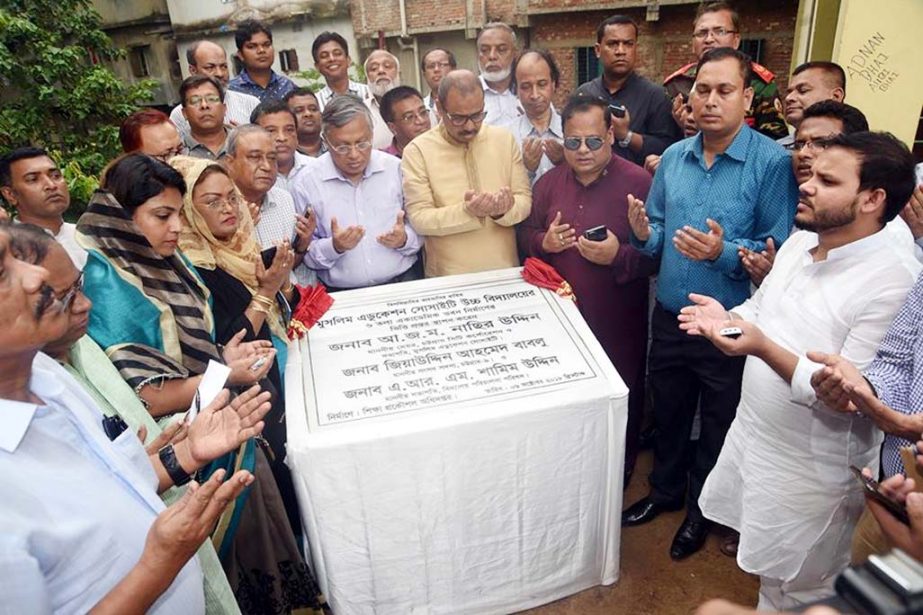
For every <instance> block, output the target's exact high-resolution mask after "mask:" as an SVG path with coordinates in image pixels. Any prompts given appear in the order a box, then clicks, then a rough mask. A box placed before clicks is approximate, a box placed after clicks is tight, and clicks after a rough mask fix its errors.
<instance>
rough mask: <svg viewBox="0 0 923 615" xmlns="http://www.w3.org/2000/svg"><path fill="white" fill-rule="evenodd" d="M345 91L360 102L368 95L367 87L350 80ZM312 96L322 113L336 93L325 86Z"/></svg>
mask: <svg viewBox="0 0 923 615" xmlns="http://www.w3.org/2000/svg"><path fill="white" fill-rule="evenodd" d="M346 91H347V92H349V93H350V94H352V95H354V96H358V97H359V98H360V99H361V100H365V98H366V97H367V96H368V95H369V88H368V86H367V85H365V84H364V83H357V82H355V81H353V80H352V79H350V80H349V85H347V86H346ZM314 95H315V96H316V97H317V106H319V107H320V110H321V111H323V110H324V107H325V106H327V103H328V102H330V99H331V98H333V97H334V96H336V93H335V92H334V91H333V90H331V89H330V86H329V85H325V86H324V87H323V88H321V90H320V91H319V92H315V94H314Z"/></svg>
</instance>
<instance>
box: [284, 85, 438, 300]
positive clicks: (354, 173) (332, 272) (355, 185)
mask: <svg viewBox="0 0 923 615" xmlns="http://www.w3.org/2000/svg"><path fill="white" fill-rule="evenodd" d="M323 123H324V127H323V130H324V139H325V140H326V141H327V143H328V145H329V147H330V153H329V154H327V155H325V156H324V157H323V158H321V159H320V160H318V161H317V163H316V164H315V165H314V166H312V167H311V168H310V169H308V170H307V171H306V172H305V173H303V174H302V175H299V176H298V178H297V179H296V180H295V185H294V194H295V200H296V203H297V207H298V209H299V210H301V211H304V210H306V209H307V208H310V209H311V210H312V211H313V212H314V213H315V215H316V216H317V228H316V230H315V231H314V238H313V240H312V241H311V247H310V248H309V249H308V253H307V256H306V257H305V262H306V263H307V264H308V266H310V267H311V268H312V269H314V270H316V271H317V274H318V277H319V278H320V280H321V281H322V282H323V283H324V284H325V285H326V286H327V288H328V289H329V290H331V291H334V290H345V289H350V288H365V287H369V286H377V285H379V284H390V283H393V282H406V281H409V280H415V279H419V277H420V272H419V268H418V267H417V266H416V263H417V252H419V251H420V247H421V245H422V241H421V240H420V238H419V237H418V236H417V234H416V233H415V232H414V230H413V229H412V228H410V226H408V225H407V224H405V222H404V199H403V193H402V190H401V171H400V161H398V160H397V159H396V158H395V157H393V156H389V155H388V154H385V153H384V152H381V151H378V150H376V149H374V148H373V147H372V146H371V139H372V118H371V113H370V112H369V110H368V107H366V106H365V105H364V104H363V103H362V101H360V100H358V99H357V98H355V97H354V96H337V97H336V98H334V99H333V100H331V101H330V102H329V103H328V104H327V106H326V107H325V108H324V115H323Z"/></svg>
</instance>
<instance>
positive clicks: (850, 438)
mask: <svg viewBox="0 0 923 615" xmlns="http://www.w3.org/2000/svg"><path fill="white" fill-rule="evenodd" d="M700 124H701V123H700ZM802 126H804V123H802ZM913 188H914V174H913V156H912V155H911V154H910V151H909V150H908V149H907V147H906V146H905V145H903V144H902V143H901V142H900V141H898V140H897V139H895V138H894V137H893V136H891V135H888V134H884V133H869V132H858V133H853V134H850V135H838V136H836V137H833V138H832V139H830V140H829V142H828V143H827V146H826V147H825V149H823V151H819V152H818V153H817V156H816V159H815V160H814V164H813V166H812V171H811V178H810V179H809V180H808V181H806V182H805V183H803V184H801V186H800V198H799V201H798V210H797V213H796V214H795V225H796V226H797V227H798V228H800V229H803V232H798V233H795V234H794V235H792V237H790V238H789V239H788V241H786V243H785V245H784V246H782V247H781V248H780V250H779V252H778V255H777V257H776V262H775V265H774V266H773V269H772V272H771V273H770V274H769V275H768V276H767V277H766V279H765V281H764V282H763V285H762V286H760V289H759V291H757V293H756V294H755V295H754V296H753V297H752V298H751V299H749V300H747V301H745V302H743V303H742V304H741V305H738V306H737V307H733V308H731V309H730V311H728V310H726V308H725V307H724V306H723V305H722V304H721V303H720V302H718V301H716V300H714V299H712V298H711V297H707V296H704V295H697V294H692V295H690V299H691V300H692V302H693V305H691V306H688V307H686V308H683V310H682V314H681V315H680V323H681V324H680V326H681V328H683V329H684V330H686V331H687V332H688V333H689V334H690V335H693V336H700V337H699V338H697V339H700V338H701V337H704V338H705V339H707V340H710V341H711V342H712V343H713V344H714V345H715V346H716V347H717V348H718V349H720V350H721V351H722V352H724V353H726V354H728V355H733V356H748V355H749V356H750V357H751V358H748V359H747V364H746V369H745V372H744V381H743V387H742V395H741V403H740V407H739V408H738V410H737V416H736V418H735V419H734V422H733V425H732V426H731V429H730V430H729V432H728V434H727V438H726V440H725V442H724V447H723V448H722V450H721V455H720V457H719V458H718V461H717V463H716V464H715V467H714V469H713V470H712V472H711V474H709V476H708V479H707V480H706V482H705V486H704V488H703V489H702V495H701V498H700V500H699V503H700V506H701V508H702V512H703V514H704V515H705V516H706V517H707V518H709V519H712V520H714V521H716V522H718V523H722V524H724V525H727V526H729V527H733V528H735V529H737V530H738V531H739V532H740V546H739V549H738V552H737V562H738V564H739V565H740V567H741V568H742V569H743V570H745V571H746V572H749V573H751V574H757V575H759V576H760V600H759V604H758V605H757V606H758V608H759V609H760V610H772V611H777V610H788V609H792V608H797V607H801V606H803V605H805V604H808V603H812V602H814V601H816V600H820V599H823V598H827V597H830V596H832V595H833V594H834V593H835V592H834V588H833V584H834V581H835V580H836V578H837V576H838V575H839V573H840V572H841V571H842V570H843V569H844V568H846V566H847V565H848V564H849V556H850V546H851V537H852V534H853V530H854V528H855V525H856V522H857V521H858V519H859V515H860V514H861V513H862V510H863V508H864V501H863V500H864V498H863V490H862V487H861V486H860V485H859V484H858V483H857V482H856V480H855V477H854V476H853V475H852V473H851V472H850V470H849V466H850V465H855V466H857V467H860V468H861V467H869V468H872V469H873V474H874V475H877V468H878V457H879V448H880V444H881V432H880V431H878V429H877V426H876V425H875V423H874V422H873V421H870V420H868V419H867V418H866V417H864V416H860V415H857V414H856V413H854V412H848V413H839V412H837V411H836V410H835V409H833V408H830V407H828V406H827V405H826V404H824V403H823V402H822V401H820V400H819V399H818V397H817V395H816V393H815V391H814V389H813V388H812V385H811V378H812V375H813V374H814V373H815V372H816V371H817V370H819V369H822V368H823V367H824V366H823V364H819V363H816V362H814V361H813V360H811V358H809V357H808V355H807V353H808V351H811V350H814V351H818V350H819V351H821V352H824V353H836V354H841V355H843V356H845V357H848V359H849V360H850V361H851V362H853V363H854V364H855V365H857V366H859V367H860V368H861V367H863V366H865V365H867V364H868V363H869V362H870V361H871V360H872V358H873V357H874V355H875V350H876V348H877V347H878V344H879V342H880V341H881V339H882V337H883V336H884V334H885V331H886V330H887V328H888V326H889V325H890V324H891V321H892V320H893V319H894V316H895V314H897V312H898V310H899V309H900V307H901V305H902V304H903V303H904V300H905V298H906V296H907V291H908V290H909V289H910V288H911V287H912V286H913V283H914V280H915V279H916V277H917V275H918V274H919V272H920V268H921V267H920V264H919V263H918V262H916V260H915V259H908V258H907V255H906V253H905V250H904V248H903V247H902V246H901V245H899V244H897V243H896V242H894V241H892V239H891V236H890V233H888V232H887V231H886V230H884V226H885V224H886V223H888V222H889V221H891V220H893V219H894V218H895V217H896V216H897V214H898V212H899V211H900V210H901V208H902V207H903V206H904V205H905V204H906V202H907V199H908V198H909V197H910V194H911V192H912V191H913ZM725 327H737V328H738V329H740V330H741V332H742V333H741V334H740V335H739V336H736V337H727V336H724V335H722V334H721V333H720V331H721V330H722V329H723V328H725ZM815 358H817V357H816V356H815ZM820 485H822V486H823V487H822V488H818V486H820Z"/></svg>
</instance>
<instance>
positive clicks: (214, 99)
mask: <svg viewBox="0 0 923 615" xmlns="http://www.w3.org/2000/svg"><path fill="white" fill-rule="evenodd" d="M203 102H207V103H208V104H210V105H217V104H218V103H220V102H221V97H220V96H218V95H217V94H207V95H205V96H190V97H189V98H187V99H186V104H187V105H189V106H190V107H198V106H199V105H201V104H202V103H203Z"/></svg>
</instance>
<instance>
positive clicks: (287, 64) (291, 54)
mask: <svg viewBox="0 0 923 615" xmlns="http://www.w3.org/2000/svg"><path fill="white" fill-rule="evenodd" d="M279 65H280V66H281V67H282V72H284V73H292V72H295V71H297V70H299V69H298V52H297V51H295V50H294V49H283V50H282V51H280V52H279Z"/></svg>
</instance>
